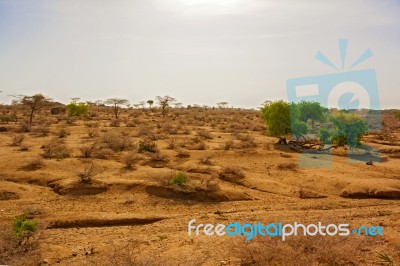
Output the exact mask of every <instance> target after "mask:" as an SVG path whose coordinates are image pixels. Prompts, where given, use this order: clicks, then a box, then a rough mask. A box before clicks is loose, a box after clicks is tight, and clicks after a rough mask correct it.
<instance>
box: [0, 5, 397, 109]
mask: <svg viewBox="0 0 400 266" xmlns="http://www.w3.org/2000/svg"><path fill="white" fill-rule="evenodd" d="M340 38H347V39H349V47H348V52H347V54H348V57H347V58H348V59H347V61H348V62H354V61H355V60H356V59H357V58H358V56H360V55H361V54H362V53H363V52H364V51H365V50H366V49H368V48H370V49H371V50H372V52H373V54H374V56H373V57H372V58H370V59H369V60H367V61H366V62H364V63H362V64H360V65H359V66H357V67H355V68H354V69H353V70H361V69H368V68H374V69H375V70H376V72H377V76H378V86H379V93H380V102H381V106H383V107H384V108H389V107H398V108H399V107H400V105H399V100H398V99H399V98H398V91H399V84H400V75H399V69H400V68H399V62H400V53H399V48H400V2H399V1H398V0H397V1H395V0H386V1H379V0H376V1H366V0H352V1H349V0H347V1H345V0H337V1H321V0H305V1H298V0H291V1H278V0H275V1H272V0H147V1H145V0H141V1H139V0H136V1H135V0H130V1H128V0H108V1H106V0H81V1H78V0H0V91H3V92H2V93H0V102H9V101H10V100H11V98H10V97H7V95H9V94H32V93H36V92H42V93H44V94H46V95H48V96H50V97H52V98H54V99H55V100H58V101H62V102H66V101H68V99H69V98H71V97H80V98H81V99H82V100H97V99H105V98H110V97H121V98H127V99H129V100H130V101H131V102H132V103H137V102H139V101H142V100H148V99H151V98H154V97H155V96H157V95H167V94H168V95H171V96H173V97H176V98H177V99H178V101H179V102H182V103H184V104H193V103H198V104H208V105H213V104H215V103H216V102H219V101H228V102H229V103H230V104H231V105H234V106H240V107H257V106H259V105H260V104H261V103H262V102H264V101H265V100H267V99H286V98H287V96H286V84H285V83H286V80H287V79H290V78H294V77H302V76H313V75H319V74H327V73H336V72H337V71H336V70H333V69H331V68H329V67H328V66H326V65H324V64H322V63H320V62H319V61H317V60H315V58H314V57H315V54H316V52H317V51H318V50H320V51H321V52H323V53H324V54H325V55H327V56H328V57H329V58H330V59H331V60H332V61H333V62H334V63H336V64H338V65H340V54H339V49H338V43H337V40H338V39H340Z"/></svg>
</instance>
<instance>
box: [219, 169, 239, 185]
mask: <svg viewBox="0 0 400 266" xmlns="http://www.w3.org/2000/svg"><path fill="white" fill-rule="evenodd" d="M219 178H220V179H222V180H224V181H227V182H231V183H235V184H241V183H242V182H243V179H244V178H245V174H244V172H243V170H242V169H241V168H239V167H237V166H226V167H224V168H223V169H222V171H221V173H220V174H219Z"/></svg>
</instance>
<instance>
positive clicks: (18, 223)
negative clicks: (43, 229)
mask: <svg viewBox="0 0 400 266" xmlns="http://www.w3.org/2000/svg"><path fill="white" fill-rule="evenodd" d="M37 225H38V222H37V221H36V220H35V219H30V218H28V216H27V215H26V214H22V215H20V216H17V217H16V218H15V219H14V223H13V229H14V233H15V235H16V236H17V237H21V236H24V235H26V234H28V233H33V232H35V231H36V229H37Z"/></svg>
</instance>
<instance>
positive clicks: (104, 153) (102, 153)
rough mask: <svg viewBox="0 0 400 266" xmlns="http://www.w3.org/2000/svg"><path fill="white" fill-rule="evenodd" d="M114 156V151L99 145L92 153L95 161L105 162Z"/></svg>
mask: <svg viewBox="0 0 400 266" xmlns="http://www.w3.org/2000/svg"><path fill="white" fill-rule="evenodd" d="M113 156H114V151H113V150H111V149H110V148H108V147H105V146H102V145H99V146H96V148H95V149H94V150H93V152H92V157H93V158H97V159H103V160H107V159H110V158H112V157H113Z"/></svg>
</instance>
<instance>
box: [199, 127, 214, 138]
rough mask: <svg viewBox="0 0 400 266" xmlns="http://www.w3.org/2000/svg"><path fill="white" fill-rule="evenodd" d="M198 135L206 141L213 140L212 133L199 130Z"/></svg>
mask: <svg viewBox="0 0 400 266" xmlns="http://www.w3.org/2000/svg"><path fill="white" fill-rule="evenodd" d="M196 133H197V135H199V136H200V137H202V138H204V139H212V138H213V136H212V134H211V132H210V131H207V130H205V129H199V130H197V131H196Z"/></svg>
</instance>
